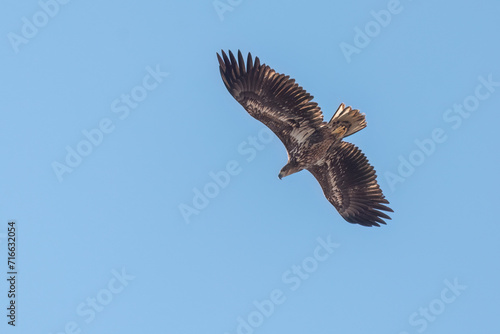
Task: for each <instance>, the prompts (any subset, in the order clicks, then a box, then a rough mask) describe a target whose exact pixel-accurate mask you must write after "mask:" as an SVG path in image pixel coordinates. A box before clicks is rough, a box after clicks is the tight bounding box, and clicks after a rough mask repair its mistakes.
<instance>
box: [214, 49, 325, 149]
mask: <svg viewBox="0 0 500 334" xmlns="http://www.w3.org/2000/svg"><path fill="white" fill-rule="evenodd" d="M217 58H218V59H219V65H220V66H219V68H220V73H221V76H222V80H223V81H224V84H225V85H226V88H227V90H228V91H229V93H231V95H232V96H233V97H234V98H235V99H236V101H238V102H239V103H240V104H241V105H242V106H243V107H244V108H245V109H246V111H248V113H249V114H250V115H251V116H253V117H254V118H256V119H258V120H259V121H261V122H262V123H264V124H265V125H266V126H267V127H268V128H270V129H271V130H272V131H273V132H274V133H275V134H276V135H277V136H278V137H279V139H280V140H281V141H282V142H283V144H284V145H285V147H286V149H287V151H288V152H290V151H291V150H292V149H293V148H294V147H295V146H296V144H297V142H300V141H301V140H302V139H303V138H305V137H306V136H307V135H308V134H310V133H312V131H314V130H315V129H316V128H317V127H318V126H319V125H320V124H321V123H322V122H323V115H322V113H321V109H320V108H319V107H318V104H317V103H314V102H311V100H312V98H313V97H312V96H311V95H310V94H309V93H307V92H306V91H305V90H304V89H303V88H302V87H300V86H299V85H298V84H296V83H295V80H294V79H290V77H289V76H285V75H283V74H279V73H276V72H275V71H274V70H273V69H272V68H270V67H269V66H267V65H265V64H262V65H261V64H260V60H259V58H258V57H255V62H254V61H253V60H252V55H251V54H250V53H249V54H248V57H247V63H246V65H245V61H244V60H243V56H242V54H241V52H240V51H238V61H237V60H236V58H235V57H234V55H233V53H232V52H231V51H229V57H228V56H227V55H226V53H225V52H224V51H222V58H221V56H219V54H217ZM294 129H296V131H293V130H294ZM292 131H293V134H291V132H292Z"/></svg>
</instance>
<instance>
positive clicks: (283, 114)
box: [217, 51, 392, 226]
mask: <svg viewBox="0 0 500 334" xmlns="http://www.w3.org/2000/svg"><path fill="white" fill-rule="evenodd" d="M217 58H218V60H219V69H220V73H221V76H222V80H223V81H224V84H225V85H226V88H227V90H228V91H229V93H231V95H232V96H233V97H234V98H235V99H236V101H238V102H239V103H240V104H241V105H242V106H243V107H244V108H245V110H246V111H247V112H248V113H249V114H250V115H251V116H252V117H254V118H256V119H258V120H259V121H261V122H262V123H264V124H265V125H266V126H267V127H269V128H270V129H271V130H272V131H273V132H274V133H275V134H276V135H277V136H278V137H279V139H280V140H281V141H282V142H283V144H284V145H285V148H286V150H287V153H288V162H287V164H286V165H285V166H284V167H283V168H282V169H281V171H280V173H279V175H278V177H279V178H280V179H281V178H282V177H285V176H288V175H290V174H293V173H296V172H299V171H301V170H303V169H306V170H308V171H309V172H311V173H312V174H313V175H314V177H315V178H316V180H318V182H319V184H320V185H321V188H322V189H323V192H324V194H325V197H326V198H327V199H328V201H330V203H332V204H333V206H334V207H335V208H336V209H337V211H338V212H339V213H340V215H341V216H342V217H343V218H344V219H345V220H346V221H348V222H350V223H354V224H360V225H364V226H380V225H379V223H380V224H385V222H384V220H383V219H382V218H384V219H391V218H390V217H389V216H388V215H386V214H385V213H384V212H382V211H390V212H392V209H390V208H389V207H387V206H386V205H384V204H389V202H388V201H387V200H386V199H385V196H384V195H383V193H382V190H381V189H380V186H379V185H378V183H377V180H376V178H377V176H376V174H375V170H374V168H373V166H371V165H370V164H369V163H368V159H366V157H365V155H364V154H363V153H362V152H361V150H359V149H358V148H357V147H356V146H355V145H353V144H351V143H348V142H345V141H343V139H344V138H345V137H347V136H350V135H352V134H353V133H356V132H358V131H359V130H361V129H363V128H365V127H366V121H365V115H364V114H361V113H360V112H359V110H356V109H352V108H351V107H345V105H344V104H343V103H342V104H341V105H340V106H339V108H338V109H337V111H336V112H335V114H334V115H333V117H332V119H331V120H330V121H329V122H328V123H327V122H324V121H323V114H322V112H321V109H320V108H319V107H318V104H317V103H315V102H312V99H313V97H312V96H311V95H310V94H309V93H307V92H306V91H305V90H304V89H303V88H302V87H300V86H299V85H298V84H296V83H295V80H294V79H290V77H289V76H285V75H284V74H279V73H277V72H276V71H274V70H273V69H272V68H270V67H269V66H267V65H265V64H260V60H259V58H258V57H255V60H253V59H252V55H251V54H250V53H249V54H248V57H247V60H246V64H245V60H244V58H243V56H242V54H241V52H240V51H238V59H236V58H235V56H234V55H233V53H232V52H231V51H229V56H228V55H227V54H226V53H225V52H224V51H222V57H221V56H220V55H219V54H217Z"/></svg>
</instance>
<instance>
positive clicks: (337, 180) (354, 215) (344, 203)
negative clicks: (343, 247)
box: [308, 142, 393, 226]
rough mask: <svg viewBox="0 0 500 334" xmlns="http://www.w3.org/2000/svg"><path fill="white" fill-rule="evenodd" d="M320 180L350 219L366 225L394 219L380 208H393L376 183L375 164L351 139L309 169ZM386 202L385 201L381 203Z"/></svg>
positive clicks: (347, 218)
mask: <svg viewBox="0 0 500 334" xmlns="http://www.w3.org/2000/svg"><path fill="white" fill-rule="evenodd" d="M308 170H309V171H310V172H311V173H312V174H313V175H314V177H315V178H316V179H317V180H318V182H319V184H320V185H321V188H322V189H323V192H324V193H325V196H326V198H327V199H328V200H329V201H330V203H332V204H333V206H335V208H336V209H337V211H338V212H339V213H340V215H341V216H342V217H344V219H345V220H347V221H348V222H349V223H353V224H360V225H364V226H380V225H379V224H378V223H381V224H385V222H384V221H383V220H382V218H385V219H391V218H390V217H389V216H388V215H386V214H385V213H383V212H381V210H383V211H390V212H393V211H392V209H390V208H389V207H387V206H385V205H383V204H389V202H388V201H387V200H386V199H385V196H384V195H383V194H382V190H381V189H380V187H379V185H378V183H377V179H376V178H377V176H376V174H375V170H374V168H373V166H371V165H370V164H369V163H368V159H367V158H366V157H365V155H364V154H363V152H361V150H360V149H358V148H357V147H356V146H354V145H353V144H351V143H347V142H341V143H340V145H339V146H336V147H334V148H333V149H331V150H330V151H329V152H328V155H327V156H326V158H325V159H324V160H323V161H322V162H321V164H319V165H315V166H313V167H312V168H309V169H308ZM382 203H383V204H382Z"/></svg>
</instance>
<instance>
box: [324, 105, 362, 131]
mask: <svg viewBox="0 0 500 334" xmlns="http://www.w3.org/2000/svg"><path fill="white" fill-rule="evenodd" d="M328 124H329V125H330V126H331V127H332V128H333V129H334V130H335V129H336V128H337V127H339V126H345V127H346V128H347V131H346V133H345V135H344V138H345V137H347V136H350V135H352V134H353V133H356V132H358V131H359V130H362V129H364V128H365V127H366V121H365V114H362V113H360V112H359V110H358V109H352V108H351V107H345V105H344V104H343V103H341V104H340V106H339V108H338V109H337V111H336V112H335V114H334V115H333V117H332V119H331V120H330V122H328Z"/></svg>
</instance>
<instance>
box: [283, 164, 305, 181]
mask: <svg viewBox="0 0 500 334" xmlns="http://www.w3.org/2000/svg"><path fill="white" fill-rule="evenodd" d="M301 170H302V168H300V167H299V166H298V165H297V163H296V162H292V161H289V162H288V163H287V164H286V165H285V166H283V168H281V171H280V173H279V174H278V178H279V179H280V180H281V179H282V178H284V177H285V176H288V175H291V174H294V173H297V172H300V171H301Z"/></svg>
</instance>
